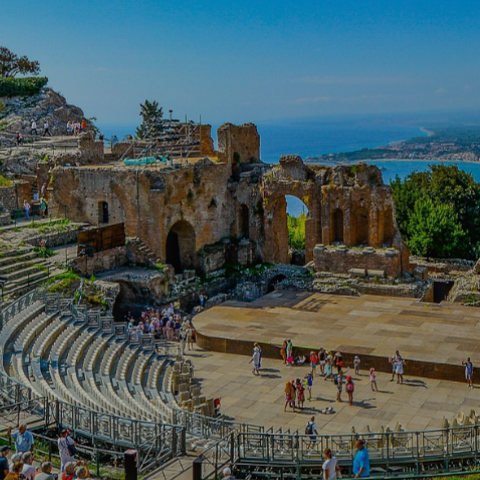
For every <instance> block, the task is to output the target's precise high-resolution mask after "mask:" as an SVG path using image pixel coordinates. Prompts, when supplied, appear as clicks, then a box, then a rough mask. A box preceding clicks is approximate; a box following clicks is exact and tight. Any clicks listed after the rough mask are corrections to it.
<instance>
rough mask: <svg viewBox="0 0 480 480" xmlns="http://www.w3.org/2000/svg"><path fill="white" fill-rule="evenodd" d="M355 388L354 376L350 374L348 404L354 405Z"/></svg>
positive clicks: (348, 378)
mask: <svg viewBox="0 0 480 480" xmlns="http://www.w3.org/2000/svg"><path fill="white" fill-rule="evenodd" d="M354 390H355V385H354V384H353V380H352V377H351V376H350V375H349V376H348V377H347V395H348V404H349V405H350V406H351V405H353V391H354Z"/></svg>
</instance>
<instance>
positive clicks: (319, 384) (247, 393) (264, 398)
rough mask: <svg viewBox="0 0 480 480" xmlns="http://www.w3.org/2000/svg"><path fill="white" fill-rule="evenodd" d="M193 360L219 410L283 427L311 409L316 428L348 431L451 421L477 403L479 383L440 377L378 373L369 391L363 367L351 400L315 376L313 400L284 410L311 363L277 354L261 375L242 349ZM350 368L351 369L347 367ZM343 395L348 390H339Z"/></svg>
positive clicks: (197, 354) (296, 424)
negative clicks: (396, 377) (287, 361)
mask: <svg viewBox="0 0 480 480" xmlns="http://www.w3.org/2000/svg"><path fill="white" fill-rule="evenodd" d="M186 358H190V359H191V360H192V362H193V364H194V366H195V377H196V378H198V379H199V380H200V381H201V385H202V394H203V395H205V396H206V397H207V398H209V397H210V398H211V397H214V398H215V397H220V398H221V412H222V414H224V415H226V416H227V417H231V418H234V419H235V420H238V421H242V422H249V423H254V424H257V425H265V426H266V427H269V426H274V427H277V428H278V427H282V428H284V429H285V428H290V429H291V430H296V429H299V431H301V432H303V431H304V428H305V424H306V422H307V421H308V420H309V418H310V417H311V416H312V415H315V418H316V421H317V424H318V426H319V432H321V433H350V432H351V429H352V427H355V429H356V431H357V432H361V431H366V430H367V426H369V427H370V429H371V430H372V431H375V430H377V431H378V430H379V428H380V427H381V426H382V425H383V426H385V427H386V426H387V425H389V426H390V428H391V429H393V428H395V426H396V424H397V422H398V423H400V424H402V425H403V427H404V428H405V429H407V430H420V429H436V428H441V425H442V418H443V417H446V418H447V419H448V420H449V421H451V420H452V419H453V417H454V416H456V415H457V413H458V412H459V411H460V410H463V411H464V412H465V413H466V414H468V413H470V410H471V409H472V408H473V409H477V411H478V409H479V408H480V387H479V388H475V389H473V390H471V389H468V388H467V386H466V385H465V384H462V383H458V382H448V381H442V380H432V379H421V378H416V377H409V376H408V375H407V376H406V377H405V384H404V385H397V384H396V382H390V378H391V375H389V374H386V373H379V374H378V375H377V380H378V386H379V389H380V392H379V393H374V392H372V391H371V388H370V384H369V381H368V375H367V372H366V370H361V372H360V373H361V375H360V376H356V375H353V378H354V382H355V395H354V405H353V406H349V405H348V404H347V403H346V402H344V403H338V402H336V401H335V396H336V387H335V385H334V384H333V383H332V382H331V381H325V380H324V379H323V378H322V377H319V376H316V377H315V379H314V385H313V397H312V401H310V402H309V401H306V402H305V407H306V408H305V410H303V411H299V412H297V413H292V412H291V411H289V410H288V409H287V412H286V413H284V411H283V407H284V403H285V401H284V386H285V382H286V381H287V380H289V379H292V378H298V377H300V378H302V377H303V376H304V375H305V374H306V373H307V371H308V370H309V367H285V366H283V365H282V362H281V360H273V359H264V360H263V364H262V370H261V375H260V376H254V375H252V373H251V365H250V364H249V363H248V362H249V358H248V357H246V356H244V355H235V354H228V353H227V354H225V353H217V352H207V351H201V350H195V351H193V352H188V351H187V352H186ZM348 373H350V374H351V373H352V372H351V370H350V371H349V372H347V374H348ZM342 396H343V399H344V400H346V398H347V395H346V392H344V393H343V395H342ZM329 406H330V407H333V408H334V409H335V410H336V413H335V414H334V415H323V414H320V413H319V410H320V409H324V408H325V407H329Z"/></svg>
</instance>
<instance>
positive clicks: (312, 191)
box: [262, 156, 408, 273]
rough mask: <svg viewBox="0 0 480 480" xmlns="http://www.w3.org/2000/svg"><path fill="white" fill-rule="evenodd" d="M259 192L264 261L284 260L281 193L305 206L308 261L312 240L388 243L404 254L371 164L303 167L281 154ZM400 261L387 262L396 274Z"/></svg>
mask: <svg viewBox="0 0 480 480" xmlns="http://www.w3.org/2000/svg"><path fill="white" fill-rule="evenodd" d="M262 194H263V198H264V208H265V245H264V247H263V257H264V258H265V260H267V261H270V262H272V263H287V261H288V232H287V226H286V225H287V222H286V209H285V205H286V200H285V196H286V195H293V196H295V197H297V198H299V199H300V200H302V201H303V203H305V205H306V206H307V208H308V217H307V220H306V224H305V237H306V239H305V243H306V246H305V256H306V261H307V262H308V261H310V260H312V259H313V249H314V247H315V245H317V244H325V245H328V244H333V243H338V244H344V245H346V246H371V247H374V248H381V247H392V246H393V247H396V248H397V249H398V251H399V252H401V255H400V258H401V259H403V256H404V254H403V252H404V251H406V247H405V245H404V244H403V242H402V239H401V236H400V233H399V231H398V227H397V225H396V221H395V218H394V207H393V198H392V195H391V191H390V188H389V187H387V186H385V185H384V184H383V181H382V176H381V173H380V171H379V170H378V168H377V167H375V166H373V165H370V166H369V165H366V164H357V165H352V166H336V167H327V166H323V165H312V166H307V165H305V164H304V163H303V162H302V159H301V158H300V157H298V156H284V157H282V158H280V162H279V165H278V166H275V167H274V168H272V169H271V170H270V171H269V172H267V173H266V174H265V175H264V176H263V182H262ZM407 257H408V253H407ZM346 258H348V257H346ZM365 258H366V257H365ZM392 258H393V257H392ZM352 260H353V257H352ZM326 263H328V262H327V260H326V259H325V261H323V260H318V262H317V260H316V264H317V265H318V268H320V265H325V264H326ZM399 265H400V267H399V268H393V267H392V268H393V270H395V272H396V273H400V272H401V271H403V270H405V269H406V267H407V266H408V263H405V262H404V261H403V260H402V261H400V262H399ZM357 266H359V265H358V262H357V261H355V262H352V265H351V266H348V261H346V262H345V265H344V267H342V269H341V270H340V271H348V269H349V268H352V267H357ZM365 268H367V266H365ZM382 268H384V266H383V265H382ZM393 270H392V269H389V271H393Z"/></svg>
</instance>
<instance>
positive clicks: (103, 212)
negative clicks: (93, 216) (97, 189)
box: [98, 202, 109, 223]
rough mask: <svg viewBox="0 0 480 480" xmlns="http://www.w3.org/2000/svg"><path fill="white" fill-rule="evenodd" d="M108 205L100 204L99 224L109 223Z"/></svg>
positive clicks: (105, 203)
mask: <svg viewBox="0 0 480 480" xmlns="http://www.w3.org/2000/svg"><path fill="white" fill-rule="evenodd" d="M108 217H109V215H108V203H107V202H98V223H108Z"/></svg>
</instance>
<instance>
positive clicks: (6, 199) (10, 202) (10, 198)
mask: <svg viewBox="0 0 480 480" xmlns="http://www.w3.org/2000/svg"><path fill="white" fill-rule="evenodd" d="M2 207H3V208H4V209H5V210H7V211H10V210H15V209H16V208H17V196H16V195H15V187H14V186H12V187H1V188H0V209H1V208H2Z"/></svg>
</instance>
